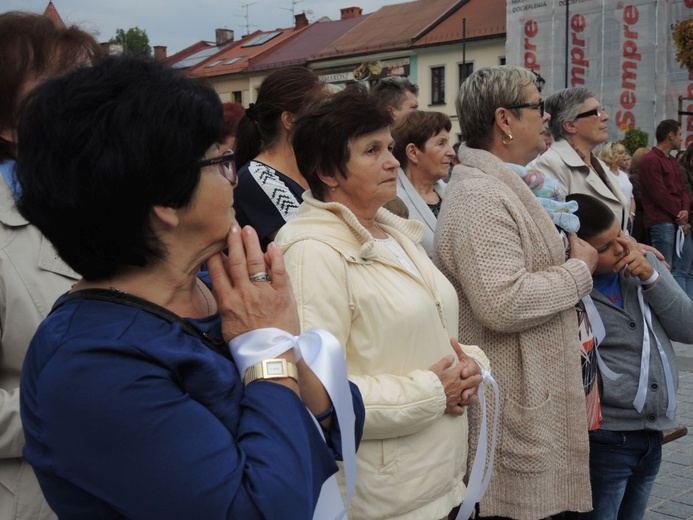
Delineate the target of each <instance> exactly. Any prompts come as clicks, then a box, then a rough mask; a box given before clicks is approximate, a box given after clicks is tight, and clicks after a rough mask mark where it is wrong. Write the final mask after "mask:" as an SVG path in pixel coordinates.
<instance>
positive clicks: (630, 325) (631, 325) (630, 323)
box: [628, 321, 637, 330]
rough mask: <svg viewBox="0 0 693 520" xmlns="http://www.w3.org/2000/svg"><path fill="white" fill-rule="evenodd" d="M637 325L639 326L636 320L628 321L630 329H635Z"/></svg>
mask: <svg viewBox="0 0 693 520" xmlns="http://www.w3.org/2000/svg"><path fill="white" fill-rule="evenodd" d="M636 327H637V324H636V323H635V322H634V321H631V322H628V328H629V329H630V330H635V328H636Z"/></svg>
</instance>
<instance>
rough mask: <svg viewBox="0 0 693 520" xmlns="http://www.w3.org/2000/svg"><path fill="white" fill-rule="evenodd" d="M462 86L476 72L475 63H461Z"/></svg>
mask: <svg viewBox="0 0 693 520" xmlns="http://www.w3.org/2000/svg"><path fill="white" fill-rule="evenodd" d="M459 67H460V85H462V83H463V82H464V80H465V79H467V78H468V77H469V76H471V74H472V72H474V64H473V63H460V64H459Z"/></svg>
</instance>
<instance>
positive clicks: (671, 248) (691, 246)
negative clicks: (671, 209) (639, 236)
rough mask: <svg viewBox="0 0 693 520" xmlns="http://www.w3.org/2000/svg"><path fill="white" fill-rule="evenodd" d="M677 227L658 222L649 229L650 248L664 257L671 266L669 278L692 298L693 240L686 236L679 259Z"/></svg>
mask: <svg viewBox="0 0 693 520" xmlns="http://www.w3.org/2000/svg"><path fill="white" fill-rule="evenodd" d="M677 227H678V226H675V225H674V224H672V223H670V222H660V223H659V224H655V225H653V226H652V227H650V239H651V240H650V242H651V243H652V247H655V248H657V249H658V250H659V252H660V253H662V254H663V255H664V258H665V260H666V261H667V263H668V264H669V265H670V266H671V276H673V277H674V280H676V282H677V283H678V284H679V286H681V289H683V290H684V292H685V293H686V294H687V295H688V297H689V298H693V238H691V234H690V233H689V234H688V235H686V239H685V240H684V243H683V253H682V254H681V258H679V257H678V256H677V254H676V229H677Z"/></svg>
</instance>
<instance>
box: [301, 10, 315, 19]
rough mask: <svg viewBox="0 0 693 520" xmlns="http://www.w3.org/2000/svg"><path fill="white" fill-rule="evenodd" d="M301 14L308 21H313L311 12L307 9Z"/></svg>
mask: <svg viewBox="0 0 693 520" xmlns="http://www.w3.org/2000/svg"><path fill="white" fill-rule="evenodd" d="M303 12H304V13H305V15H306V18H308V20H312V19H313V10H312V9H308V10H307V11H303Z"/></svg>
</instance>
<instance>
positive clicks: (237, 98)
mask: <svg viewBox="0 0 693 520" xmlns="http://www.w3.org/2000/svg"><path fill="white" fill-rule="evenodd" d="M233 100H234V102H235V103H241V104H242V103H243V92H241V91H240V90H236V91H234V93H233Z"/></svg>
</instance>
